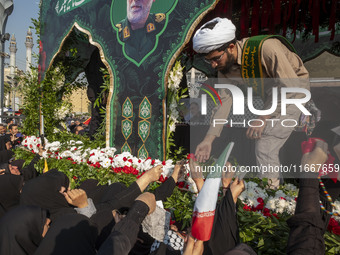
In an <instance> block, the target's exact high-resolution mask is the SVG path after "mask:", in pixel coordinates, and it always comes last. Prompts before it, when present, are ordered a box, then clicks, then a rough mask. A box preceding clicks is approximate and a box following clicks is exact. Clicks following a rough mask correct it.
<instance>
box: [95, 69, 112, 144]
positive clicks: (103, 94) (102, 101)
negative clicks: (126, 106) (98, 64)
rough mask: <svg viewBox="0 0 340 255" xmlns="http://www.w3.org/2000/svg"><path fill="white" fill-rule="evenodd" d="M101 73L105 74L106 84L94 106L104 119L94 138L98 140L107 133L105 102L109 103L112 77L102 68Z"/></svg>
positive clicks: (102, 86)
mask: <svg viewBox="0 0 340 255" xmlns="http://www.w3.org/2000/svg"><path fill="white" fill-rule="evenodd" d="M100 71H101V72H102V73H103V80H104V83H103V84H102V85H101V86H100V88H101V91H100V93H99V95H98V97H97V99H96V101H95V102H94V104H93V107H98V108H99V113H100V116H101V117H102V119H103V121H102V123H100V126H99V128H98V129H97V132H96V134H95V135H94V137H95V138H96V139H97V138H98V137H100V136H102V135H103V134H104V133H105V129H106V107H104V106H103V105H105V102H106V101H107V97H108V94H109V90H110V75H109V72H108V70H107V69H104V68H101V69H100Z"/></svg>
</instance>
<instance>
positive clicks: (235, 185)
mask: <svg viewBox="0 0 340 255" xmlns="http://www.w3.org/2000/svg"><path fill="white" fill-rule="evenodd" d="M0 132H1V136H0V163H1V166H0V169H1V170H0V189H1V192H0V254H1V255H21V254H44V255H46V254H60V255H61V254H62V255H65V254H70V255H71V254H72V255H76V254H82V255H86V254H89V255H90V254H116V255H124V254H158V255H163V254H185V255H188V254H190V255H191V254H214V255H215V254H221V255H224V254H256V253H255V251H254V250H253V249H252V248H251V247H250V246H248V245H247V244H244V243H240V236H239V228H238V221H237V213H236V212H237V207H236V202H237V199H238V196H239V195H240V194H241V193H242V192H243V190H244V187H245V184H244V181H243V180H239V179H238V178H232V177H231V176H222V182H221V183H222V190H223V197H222V199H221V200H220V201H219V202H218V204H217V206H216V211H215V217H214V224H213V229H212V232H211V238H210V240H209V241H205V242H203V241H200V240H196V239H195V238H193V237H192V236H191V234H190V229H185V231H183V230H182V226H181V225H180V223H178V222H177V223H175V224H172V225H170V220H169V217H170V216H169V213H168V212H167V211H166V210H164V209H163V207H162V202H164V201H166V200H167V198H168V197H170V196H171V194H172V193H173V190H174V188H175V187H176V183H177V181H178V179H179V178H180V177H181V175H182V174H184V171H183V170H182V169H183V162H178V163H177V164H176V165H175V168H174V170H173V173H172V175H171V177H170V178H168V179H167V180H166V181H165V182H164V183H162V184H161V185H160V186H159V187H158V188H156V189H155V190H154V191H152V192H144V191H145V190H147V188H148V186H149V184H151V183H153V182H156V181H157V180H158V179H159V177H160V175H161V174H162V165H160V166H156V167H154V168H152V169H151V170H149V171H147V172H146V173H145V174H144V175H142V176H141V177H140V178H139V179H137V180H136V181H135V182H134V183H132V184H131V185H130V186H129V187H126V186H125V185H124V184H122V183H113V184H111V185H99V184H98V181H97V180H94V179H89V180H85V181H84V182H82V183H81V185H80V186H79V187H77V188H75V189H70V181H69V179H68V177H67V176H66V175H65V174H64V173H62V172H61V171H58V169H51V170H49V171H48V172H46V173H43V174H39V173H38V172H37V171H36V169H35V167H34V165H35V163H36V162H38V161H39V159H40V157H41V155H42V153H43V151H44V149H43V148H42V147H40V148H39V150H40V151H39V153H38V154H36V156H35V157H34V158H33V160H32V161H31V162H27V163H25V160H22V159H19V160H16V159H15V158H14V153H13V151H12V149H13V148H15V147H17V146H20V142H21V140H22V135H21V134H20V133H19V132H18V127H17V125H15V124H9V125H8V128H7V125H2V124H0ZM326 160H327V144H326V143H325V142H323V141H321V140H318V141H317V143H316V146H315V148H314V150H313V151H311V152H308V153H306V154H304V156H303V158H302V160H301V162H302V164H312V163H313V164H316V163H320V164H323V163H324V162H325V161H326ZM196 166H197V165H196V163H195V162H193V161H192V162H190V168H191V171H192V176H193V179H194V181H195V183H196V185H197V188H198V190H199V191H200V190H201V189H202V187H203V186H204V183H205V182H204V179H203V175H202V173H200V172H199V171H198V170H197V169H199V168H197V167H196ZM59 170H61V169H59ZM63 170H65V169H63ZM306 174H307V175H308V176H305V177H308V178H301V179H300V180H299V188H300V190H299V196H298V198H297V206H296V211H295V215H294V216H293V217H291V218H290V219H289V220H288V222H287V223H288V226H289V227H290V235H289V240H288V244H287V253H288V254H324V251H325V243H324V238H323V235H324V233H325V231H326V229H327V225H328V222H329V220H330V214H327V213H326V212H325V211H323V210H320V205H319V201H320V200H321V201H322V202H323V205H324V206H325V207H326V209H327V210H329V211H331V203H330V202H329V201H328V200H327V197H326V196H325V194H324V193H323V192H321V189H320V188H319V181H318V179H317V173H313V172H310V173H306ZM325 186H326V187H327V190H328V193H329V195H331V197H332V198H337V197H338V196H339V194H340V188H339V182H337V183H334V182H333V181H332V180H329V181H328V180H325ZM156 201H157V202H156Z"/></svg>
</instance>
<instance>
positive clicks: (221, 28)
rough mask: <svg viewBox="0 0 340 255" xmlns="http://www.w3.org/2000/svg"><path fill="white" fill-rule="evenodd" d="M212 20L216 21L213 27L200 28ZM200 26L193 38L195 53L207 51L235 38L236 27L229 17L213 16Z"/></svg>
mask: <svg viewBox="0 0 340 255" xmlns="http://www.w3.org/2000/svg"><path fill="white" fill-rule="evenodd" d="M213 22H217V24H216V25H215V27H214V28H213V29H209V28H203V29H202V27H205V26H206V25H208V24H210V23H213ZM202 27H201V28H200V29H199V30H197V31H196V33H195V35H194V38H193V48H194V51H196V52H197V53H209V52H211V51H213V50H216V49H218V48H220V47H221V46H222V45H223V44H225V43H227V42H230V41H232V40H233V39H235V31H236V27H235V26H234V24H233V23H232V22H231V21H230V20H229V19H222V18H215V19H213V20H211V21H209V22H207V23H205V24H204V25H203V26H202Z"/></svg>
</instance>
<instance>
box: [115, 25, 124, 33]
mask: <svg viewBox="0 0 340 255" xmlns="http://www.w3.org/2000/svg"><path fill="white" fill-rule="evenodd" d="M116 28H118V32H122V30H123V29H122V24H117V25H116Z"/></svg>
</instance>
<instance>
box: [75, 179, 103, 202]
mask: <svg viewBox="0 0 340 255" xmlns="http://www.w3.org/2000/svg"><path fill="white" fill-rule="evenodd" d="M98 184H99V182H98V181H97V180H95V179H87V180H85V181H84V182H82V184H80V186H79V188H80V189H83V190H85V192H86V195H87V197H88V198H91V199H92V201H93V203H94V204H95V205H96V204H99V203H100V202H101V201H102V198H103V196H104V195H105V194H106V193H107V191H108V190H109V186H107V185H98Z"/></svg>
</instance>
